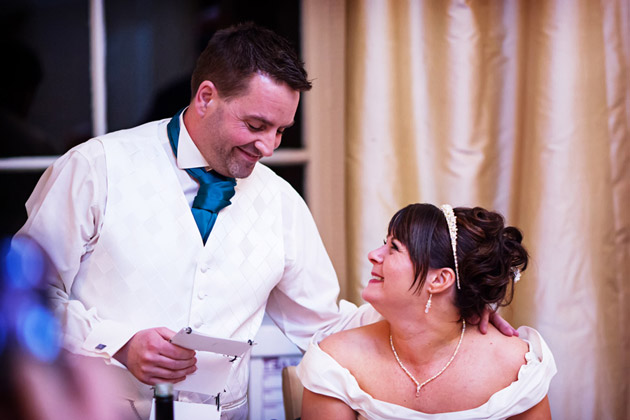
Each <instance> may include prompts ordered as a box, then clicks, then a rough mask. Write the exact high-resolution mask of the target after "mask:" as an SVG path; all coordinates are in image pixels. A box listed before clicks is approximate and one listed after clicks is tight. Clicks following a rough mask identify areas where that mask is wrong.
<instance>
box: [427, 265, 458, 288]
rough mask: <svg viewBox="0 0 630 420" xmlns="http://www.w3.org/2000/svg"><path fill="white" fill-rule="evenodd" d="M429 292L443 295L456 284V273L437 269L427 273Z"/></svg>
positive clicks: (450, 270) (449, 269)
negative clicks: (442, 293)
mask: <svg viewBox="0 0 630 420" xmlns="http://www.w3.org/2000/svg"><path fill="white" fill-rule="evenodd" d="M427 280H429V284H428V285H427V286H428V287H427V290H428V291H429V292H430V293H441V292H444V291H446V290H448V289H449V287H451V286H452V285H453V284H454V283H455V272H454V271H453V270H452V269H451V268H447V267H444V268H436V269H433V270H430V271H429V273H427Z"/></svg>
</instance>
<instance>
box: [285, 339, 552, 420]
mask: <svg viewBox="0 0 630 420" xmlns="http://www.w3.org/2000/svg"><path fill="white" fill-rule="evenodd" d="M518 332H519V337H520V338H521V339H523V340H524V341H526V342H527V343H528V344H529V351H528V352H527V353H526V354H525V359H526V361H527V362H526V363H525V364H524V365H523V366H521V368H520V370H519V372H518V379H517V380H516V381H515V382H512V383H511V384H510V385H509V386H508V387H507V388H503V389H502V390H500V391H498V392H496V393H494V394H493V395H492V396H491V397H490V399H489V400H488V401H487V402H486V403H485V404H483V405H481V406H479V407H476V408H472V409H470V410H464V411H455V412H450V413H439V414H427V413H422V412H420V411H415V410H412V409H409V408H406V407H402V406H400V405H396V404H392V403H388V402H385V401H380V400H377V399H375V398H373V397H372V396H371V395H370V394H368V393H366V392H365V391H363V390H362V389H361V388H360V387H359V384H358V383H357V381H356V379H355V378H354V376H352V374H351V373H350V371H348V370H347V369H346V368H344V367H342V366H341V365H339V364H338V363H337V361H336V360H335V359H333V358H332V357H331V356H330V355H328V354H327V353H325V352H324V351H323V350H321V349H320V348H319V345H318V343H319V341H321V339H322V337H315V338H314V339H313V341H312V342H311V344H310V346H309V349H308V351H307V352H306V354H305V355H304V358H303V359H302V362H301V363H300V364H299V366H298V367H297V374H298V377H299V378H300V380H301V381H302V384H303V385H304V387H306V388H307V389H309V390H310V391H312V392H315V393H317V394H322V395H327V396H330V397H334V398H337V399H339V400H341V401H343V402H345V403H346V404H347V405H348V406H349V407H351V408H352V409H353V410H355V411H356V412H357V413H358V414H359V415H358V418H359V419H369V420H381V419H382V420H386V419H387V420H393V419H408V420H416V419H417V420H426V419H431V420H436V419H440V420H444V419H445V420H461V419H486V420H487V419H505V418H507V417H510V416H514V415H516V414H519V413H522V412H524V411H526V410H528V409H530V408H532V407H534V406H535V405H536V404H538V403H539V402H540V401H541V400H542V399H543V398H544V397H545V395H547V392H548V390H549V383H550V382H551V378H552V377H553V376H554V375H555V374H556V364H555V361H554V359H553V355H552V354H551V350H550V349H549V347H548V346H547V343H545V341H544V340H543V338H542V337H541V335H540V334H539V333H538V331H536V330H535V329H533V328H530V327H520V328H519V329H518ZM359 356H360V355H357V357H359Z"/></svg>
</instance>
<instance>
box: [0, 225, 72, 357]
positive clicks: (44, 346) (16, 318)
mask: <svg viewBox="0 0 630 420" xmlns="http://www.w3.org/2000/svg"><path fill="white" fill-rule="evenodd" d="M0 250H1V251H0V267H1V268H2V270H1V271H0V272H1V273H2V277H1V283H0V303H1V304H2V306H1V307H0V355H1V356H3V357H4V356H5V355H6V353H8V352H10V351H14V352H18V353H26V354H27V355H29V356H31V357H34V358H35V359H37V360H39V361H40V362H44V363H52V362H54V361H55V360H56V359H57V357H58V356H59V353H60V338H61V333H60V331H61V328H60V325H59V322H58V320H57V319H56V318H55V317H54V315H53V314H52V312H51V311H50V309H49V308H48V306H47V303H46V298H45V291H44V287H45V284H44V283H45V274H46V265H47V264H46V261H47V259H46V256H45V254H44V252H43V251H42V250H41V248H40V247H39V246H38V245H37V244H36V243H35V242H34V241H31V240H28V239H26V238H14V239H13V240H8V239H7V240H4V241H3V242H2V246H1V247H0Z"/></svg>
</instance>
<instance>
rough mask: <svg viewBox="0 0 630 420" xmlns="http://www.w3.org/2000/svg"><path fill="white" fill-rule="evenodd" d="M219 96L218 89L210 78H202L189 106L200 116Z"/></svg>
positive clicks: (209, 108) (210, 107) (208, 109)
mask: <svg viewBox="0 0 630 420" xmlns="http://www.w3.org/2000/svg"><path fill="white" fill-rule="evenodd" d="M218 98H219V91H218V90H217V88H216V86H214V83H212V82H211V81H210V80H204V81H203V82H201V84H200V85H199V87H198V88H197V93H195V97H194V98H193V101H192V102H193V103H192V104H191V106H192V107H193V108H194V109H195V113H197V114H198V115H199V116H200V117H201V116H204V115H205V114H206V113H207V112H208V111H210V110H211V109H212V107H213V105H214V104H216V101H217V99H218Z"/></svg>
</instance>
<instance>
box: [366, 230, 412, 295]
mask: <svg viewBox="0 0 630 420" xmlns="http://www.w3.org/2000/svg"><path fill="white" fill-rule="evenodd" d="M368 259H369V260H370V262H371V263H372V273H371V274H372V276H371V279H370V281H369V283H368V285H367V287H366V288H365V289H363V294H362V296H363V299H365V301H366V302H370V303H371V304H372V305H374V306H381V305H387V304H391V305H401V304H402V302H403V301H404V299H409V298H410V297H413V296H414V293H413V291H412V290H410V289H409V288H410V287H411V284H412V283H413V280H414V269H413V264H412V262H411V259H410V258H409V252H408V251H407V248H406V247H405V246H404V245H403V244H402V243H401V242H400V241H399V240H397V239H394V238H393V237H392V236H388V237H387V241H386V242H385V244H383V246H381V247H380V248H376V249H375V250H373V251H371V252H370V253H369V254H368Z"/></svg>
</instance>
